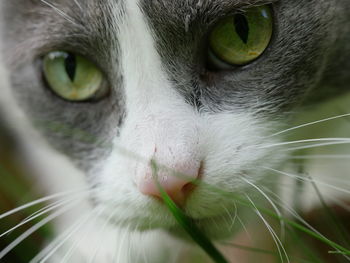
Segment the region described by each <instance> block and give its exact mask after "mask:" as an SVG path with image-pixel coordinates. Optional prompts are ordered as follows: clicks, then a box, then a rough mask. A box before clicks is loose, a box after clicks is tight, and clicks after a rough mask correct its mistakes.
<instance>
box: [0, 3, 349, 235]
mask: <svg viewBox="0 0 350 263" xmlns="http://www.w3.org/2000/svg"><path fill="white" fill-rule="evenodd" d="M333 4H334V3H331V1H328V2H327V1H319V0H311V1H307V2H305V1H287V0H281V1H263V0H261V1H239V0H233V1H224V0H217V1H167V0H157V1H137V0H130V1H129V0H128V1H117V0H113V1H112V0H108V1H105V0H104V1H100V0H88V1H78V0H77V1H65V0H56V1H52V2H47V1H34V0H33V1H27V0H26V1H24V0H12V1H3V3H2V15H1V16H2V17H3V21H2V22H1V24H2V25H4V26H3V31H4V34H3V36H2V38H1V39H2V40H3V42H4V43H3V45H4V51H5V54H6V55H7V57H8V68H9V76H10V80H11V86H12V90H13V94H14V96H15V97H16V100H17V101H18V104H19V105H20V106H21V108H22V109H23V110H24V111H26V113H27V116H28V118H29V119H30V120H31V122H32V123H33V126H34V127H35V128H36V129H38V130H39V131H40V132H41V133H42V134H43V135H44V136H45V138H46V139H47V140H48V142H49V143H50V144H51V145H52V147H54V148H55V149H57V150H58V151H60V152H62V153H64V154H65V155H67V156H68V157H69V158H70V159H71V160H72V162H73V163H74V164H75V165H76V166H77V167H79V169H80V170H82V171H84V173H85V174H86V178H87V180H88V181H89V183H90V185H91V188H96V189H97V188H98V189H100V190H98V191H96V192H95V193H94V194H92V196H91V199H92V200H93V203H94V205H95V206H97V207H102V208H105V209H104V210H105V211H108V213H106V215H105V216H106V217H111V218H112V219H113V221H114V222H115V223H116V224H118V225H128V226H129V227H131V228H138V229H149V228H159V227H160V228H167V229H171V228H173V227H175V225H176V224H175V221H174V219H172V217H171V215H170V213H169V212H168V211H167V209H166V208H165V207H164V205H163V204H162V202H161V201H159V200H158V199H159V198H158V197H159V190H158V188H157V185H156V184H155V182H154V181H155V180H154V179H155V178H154V176H155V174H154V170H152V165H151V161H152V160H153V161H154V162H155V163H156V166H157V168H158V172H157V174H156V177H158V180H159V182H160V184H161V186H162V187H163V188H165V190H166V191H167V192H168V194H169V195H170V196H171V197H172V198H173V199H174V200H175V201H176V202H177V203H178V204H179V205H181V206H182V207H183V209H184V210H185V211H186V212H187V213H188V214H189V215H190V216H191V217H193V218H194V219H195V220H197V221H198V223H199V224H200V226H201V227H202V228H203V230H205V231H206V232H207V233H208V234H210V235H212V236H220V235H221V234H217V231H216V230H214V228H213V226H212V221H213V220H214V221H216V222H221V225H222V226H223V227H222V229H224V232H225V231H226V230H225V227H224V225H225V223H224V222H225V220H226V219H227V218H226V217H227V216H230V215H227V210H229V211H232V210H233V208H234V207H235V202H234V200H233V199H230V198H227V195H226V194H223V192H225V193H234V194H240V195H243V193H245V191H246V189H247V188H251V186H250V185H249V184H248V183H247V182H251V183H255V182H258V181H262V180H263V178H264V175H265V174H266V173H265V170H264V167H265V168H266V167H273V166H274V165H275V164H276V163H277V162H279V160H280V159H282V156H283V151H276V148H274V147H271V144H273V143H275V142H276V141H278V140H279V138H276V136H270V135H271V134H273V132H275V131H277V130H278V129H279V128H281V127H282V126H283V125H285V124H286V123H285V122H286V121H285V120H288V118H287V116H289V114H290V112H291V110H293V109H294V108H295V107H296V105H299V104H300V103H301V102H302V101H303V100H304V99H305V98H306V95H307V94H311V97H312V96H314V95H313V94H314V93H312V91H313V90H317V91H318V92H317V95H318V96H322V94H323V90H324V85H326V84H327V83H328V82H322V85H320V84H319V83H320V81H321V80H322V78H323V73H324V72H325V71H327V72H328V73H329V72H331V70H330V68H331V65H332V63H331V61H332V58H333V57H332V56H334V54H337V52H338V48H339V50H340V47H341V43H339V45H334V43H335V40H336V36H337V35H338V34H337V33H338V32H337V29H336V28H337V27H336V26H335V24H336V21H338V19H339V20H340V15H339V14H340V13H339V12H338V11H337V8H335V7H334V6H332V5H333ZM344 5H345V4H344ZM256 6H263V7H266V8H268V9H269V10H270V12H271V16H272V17H273V18H272V21H271V23H272V31H273V33H272V37H271V40H269V41H268V42H269V43H267V47H266V49H265V50H264V52H263V53H262V54H260V55H259V56H258V57H257V58H256V59H254V60H252V61H250V62H249V63H243V64H241V65H235V66H232V65H228V64H227V63H221V62H217V60H215V62H214V63H213V62H212V61H211V62H210V63H209V62H208V61H210V60H211V57H210V56H211V55H210V52H209V51H208V50H209V47H208V46H209V45H210V44H209V43H210V35H211V33H212V32H213V30H215V27H216V25H218V24H220V21H223V20H224V19H226V18H230V17H232V19H233V18H234V15H235V14H237V12H242V11H244V10H246V11H247V10H248V11H249V10H251V9H252V8H256ZM337 12H338V13H337ZM330 21H334V22H332V23H330ZM338 41H340V40H339V38H338ZM344 42H345V41H344ZM52 51H61V52H62V51H64V52H66V53H65V54H74V56H75V55H79V56H80V57H83V58H84V59H86V60H88V61H89V63H90V62H91V63H92V64H93V65H95V66H96V68H98V69H99V71H100V72H101V76H102V78H103V83H104V87H106V89H107V92H105V93H104V94H103V96H101V97H100V98H98V99H96V100H84V101H75V100H69V99H66V98H62V97H61V96H59V94H57V92H53V91H52V87H51V88H50V81H48V79H47V78H45V77H44V74H45V72H44V69H43V68H44V64H45V61H44V60H45V59H44V57H45V56H46V55H47V54H48V53H50V52H52ZM75 63H76V62H75ZM342 63H343V62H342ZM344 63H345V62H344ZM209 64H211V65H209ZM212 64H214V66H213V65H212ZM223 64H224V66H223ZM238 64H240V63H238ZM340 64H341V63H340ZM340 66H341V65H338V66H337V67H334V68H335V69H337V68H340ZM66 69H67V67H66ZM344 75H345V74H344ZM340 78H341V77H340V76H339V79H340ZM325 83H326V84H325ZM341 88H342V86H341V85H339V86H338V89H341ZM193 180H195V182H194V181H193ZM276 180H277V179H276ZM110 211H115V213H113V214H110ZM227 227H228V226H227ZM226 232H227V231H226Z"/></svg>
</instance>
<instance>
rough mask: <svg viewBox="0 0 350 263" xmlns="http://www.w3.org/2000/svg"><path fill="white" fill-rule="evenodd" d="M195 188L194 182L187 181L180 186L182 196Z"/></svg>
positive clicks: (187, 194)
mask: <svg viewBox="0 0 350 263" xmlns="http://www.w3.org/2000/svg"><path fill="white" fill-rule="evenodd" d="M195 188H196V184H194V183H188V184H185V185H184V186H183V187H182V189H181V192H182V194H183V195H184V196H189V195H190V194H191V192H192V191H193V190H194V189H195Z"/></svg>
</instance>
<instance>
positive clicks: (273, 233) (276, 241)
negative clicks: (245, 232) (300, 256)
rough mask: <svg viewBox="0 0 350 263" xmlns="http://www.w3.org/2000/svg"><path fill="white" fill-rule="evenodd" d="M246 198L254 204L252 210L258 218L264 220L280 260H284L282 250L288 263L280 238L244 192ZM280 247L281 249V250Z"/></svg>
mask: <svg viewBox="0 0 350 263" xmlns="http://www.w3.org/2000/svg"><path fill="white" fill-rule="evenodd" d="M245 196H246V198H247V199H248V200H249V201H250V203H251V204H252V205H253V206H254V211H255V213H256V214H257V215H258V217H260V219H261V220H262V221H263V222H264V224H265V226H266V228H267V230H268V231H269V232H270V234H271V237H272V239H273V240H274V242H275V244H276V247H277V250H278V254H279V256H280V259H281V261H282V262H284V260H283V255H282V252H283V254H284V255H285V257H286V259H287V262H288V263H290V260H289V257H288V254H287V251H286V250H285V248H284V246H283V244H282V242H281V240H280V239H279V238H278V236H277V234H276V233H275V231H274V230H273V228H272V227H271V226H270V224H269V223H268V222H267V221H266V219H265V218H264V217H263V215H262V214H261V213H260V211H259V209H258V208H257V207H256V206H255V204H254V202H253V201H252V199H250V197H249V196H248V195H247V194H245ZM281 249H282V251H281Z"/></svg>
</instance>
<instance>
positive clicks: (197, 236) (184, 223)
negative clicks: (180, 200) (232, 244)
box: [151, 161, 228, 263]
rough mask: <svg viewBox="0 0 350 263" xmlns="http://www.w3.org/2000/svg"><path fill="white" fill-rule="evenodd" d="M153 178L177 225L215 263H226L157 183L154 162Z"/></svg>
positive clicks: (154, 164) (153, 164)
mask: <svg viewBox="0 0 350 263" xmlns="http://www.w3.org/2000/svg"><path fill="white" fill-rule="evenodd" d="M151 164H152V171H153V177H154V179H155V181H156V183H157V186H158V188H159V191H160V193H161V196H162V198H163V201H164V203H165V205H166V206H167V207H168V209H169V210H170V212H171V213H172V214H173V216H174V218H175V219H176V221H177V222H178V223H179V225H180V226H181V227H182V228H183V229H184V230H185V231H186V233H187V234H188V235H189V236H190V237H191V238H192V239H193V241H195V242H196V243H197V244H198V245H199V246H200V247H201V248H202V249H203V250H204V251H205V252H206V253H207V254H208V256H209V257H210V258H211V259H212V260H213V261H214V262H216V263H228V261H227V260H226V259H225V258H224V256H223V255H222V254H221V253H220V251H219V250H218V249H217V248H216V247H215V246H214V245H213V243H212V242H211V241H210V240H209V239H208V238H207V237H206V236H205V235H204V234H203V233H202V232H201V231H200V230H199V229H198V227H197V226H196V224H195V223H194V222H193V220H192V219H191V218H189V217H188V216H187V215H186V214H185V213H184V212H183V211H182V210H181V209H180V208H179V207H178V206H177V205H176V204H175V203H174V202H173V200H172V199H171V198H170V197H169V195H168V194H167V193H166V192H165V191H164V189H163V188H162V187H161V185H160V184H159V182H158V176H157V175H158V169H157V165H156V163H155V162H154V161H152V162H151Z"/></svg>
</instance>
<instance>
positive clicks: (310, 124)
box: [269, 113, 350, 137]
mask: <svg viewBox="0 0 350 263" xmlns="http://www.w3.org/2000/svg"><path fill="white" fill-rule="evenodd" d="M349 116H350V113H346V114H341V115H336V116H333V117H329V118H325V119H321V120H318V121H313V122H308V123H304V124H301V125H298V126H295V127H291V128H288V129H285V130H282V131H279V132H276V133H274V134H272V135H270V136H269V137H273V136H277V135H280V134H283V133H287V132H289V131H293V130H297V129H300V128H304V127H308V126H312V125H315V124H319V123H323V122H327V121H331V120H336V119H340V118H344V117H349Z"/></svg>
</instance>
